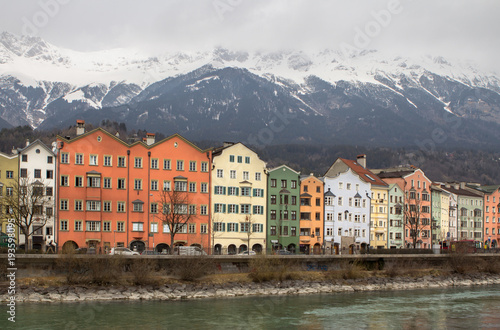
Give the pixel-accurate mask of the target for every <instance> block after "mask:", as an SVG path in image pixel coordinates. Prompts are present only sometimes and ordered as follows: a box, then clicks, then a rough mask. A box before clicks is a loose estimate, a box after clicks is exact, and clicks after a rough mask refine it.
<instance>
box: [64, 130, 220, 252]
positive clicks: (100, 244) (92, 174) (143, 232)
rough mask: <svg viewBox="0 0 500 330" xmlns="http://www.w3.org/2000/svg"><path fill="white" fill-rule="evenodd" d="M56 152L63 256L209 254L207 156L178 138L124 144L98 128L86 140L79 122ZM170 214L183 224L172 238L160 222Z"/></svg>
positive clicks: (86, 134)
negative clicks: (188, 250) (125, 250)
mask: <svg viewBox="0 0 500 330" xmlns="http://www.w3.org/2000/svg"><path fill="white" fill-rule="evenodd" d="M57 147H58V164H57V167H58V170H57V172H58V173H59V174H58V194H57V196H58V204H57V205H58V208H59V217H58V221H59V223H58V227H57V229H58V238H59V245H60V246H61V247H62V248H76V247H87V248H90V247H92V248H95V249H96V250H97V251H99V252H101V253H104V252H105V251H107V250H109V249H110V248H111V247H119V246H125V247H129V248H131V249H133V250H136V251H142V250H145V249H155V250H157V251H158V252H163V253H166V252H169V251H171V248H172V246H183V245H184V246H199V247H201V248H203V249H207V250H208V249H209V248H210V226H209V223H210V222H209V221H210V219H209V215H210V168H211V150H201V149H199V148H198V147H196V146H195V145H193V144H192V143H191V142H189V141H187V140H186V139H184V138H183V137H181V136H179V135H172V136H170V137H168V138H166V139H164V140H162V141H159V142H156V143H155V141H154V135H153V134H148V136H147V138H146V139H145V142H143V141H140V142H134V143H132V144H129V143H126V142H124V141H122V140H120V139H119V138H118V137H116V136H115V135H113V134H111V133H109V132H107V131H105V130H103V129H101V128H98V129H95V130H93V131H91V132H88V133H85V132H84V123H83V122H81V121H80V122H78V127H77V136H76V137H75V138H72V139H67V138H63V137H58V138H57ZM166 196H168V198H169V199H168V200H167V201H165V197H166ZM174 213H175V214H182V215H183V216H184V218H186V219H188V221H187V222H186V223H177V224H175V231H176V232H177V233H176V234H175V235H174V237H172V235H171V233H172V230H171V228H174V227H172V226H169V224H168V223H167V222H165V221H164V220H165V217H164V214H174ZM188 215H189V216H188ZM172 239H173V241H172Z"/></svg>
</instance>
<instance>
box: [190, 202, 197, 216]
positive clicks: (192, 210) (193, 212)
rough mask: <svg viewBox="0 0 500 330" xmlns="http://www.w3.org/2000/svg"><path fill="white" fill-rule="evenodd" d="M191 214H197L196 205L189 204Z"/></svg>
mask: <svg viewBox="0 0 500 330" xmlns="http://www.w3.org/2000/svg"><path fill="white" fill-rule="evenodd" d="M189 214H192V215H195V214H196V205H194V204H193V205H189Z"/></svg>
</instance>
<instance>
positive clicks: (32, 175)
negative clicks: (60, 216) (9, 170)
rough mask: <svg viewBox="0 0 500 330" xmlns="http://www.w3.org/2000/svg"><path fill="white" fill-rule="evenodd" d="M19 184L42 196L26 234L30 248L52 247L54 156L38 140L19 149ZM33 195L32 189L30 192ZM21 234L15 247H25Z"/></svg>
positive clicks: (54, 239) (45, 248)
mask: <svg viewBox="0 0 500 330" xmlns="http://www.w3.org/2000/svg"><path fill="white" fill-rule="evenodd" d="M18 153H19V183H20V184H21V185H26V184H28V185H33V186H38V187H40V188H41V189H40V190H41V193H42V194H43V197H42V198H41V199H40V202H41V205H40V206H41V207H39V208H38V209H37V214H34V215H35V219H37V218H38V219H39V220H38V221H37V220H35V221H34V222H33V225H32V227H33V228H32V229H30V231H32V232H33V235H31V239H32V248H33V249H37V250H40V251H46V250H47V249H48V247H50V246H53V247H54V248H55V245H56V244H55V242H56V237H55V235H54V234H55V230H54V225H55V218H56V215H55V205H56V204H55V201H56V196H55V192H56V189H55V188H56V185H55V182H56V179H55V178H56V156H55V154H54V152H53V151H52V149H51V148H49V147H48V146H46V145H45V144H44V143H43V142H41V141H40V140H36V141H34V142H32V143H28V145H27V146H26V147H25V148H23V149H19V151H18ZM33 192H34V190H33ZM24 240H25V238H24V235H20V237H19V244H20V245H21V246H22V245H24V244H26V242H25V241H24Z"/></svg>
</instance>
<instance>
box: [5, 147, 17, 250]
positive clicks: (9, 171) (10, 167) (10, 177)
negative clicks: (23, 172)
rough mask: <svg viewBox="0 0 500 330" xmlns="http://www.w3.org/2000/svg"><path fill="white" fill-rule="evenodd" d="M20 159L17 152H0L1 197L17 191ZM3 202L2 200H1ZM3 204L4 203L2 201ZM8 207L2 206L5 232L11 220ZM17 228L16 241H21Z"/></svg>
mask: <svg viewBox="0 0 500 330" xmlns="http://www.w3.org/2000/svg"><path fill="white" fill-rule="evenodd" d="M18 169H19V160H18V155H17V154H11V155H7V154H4V153H3V152H0V199H2V198H3V197H4V196H8V195H9V194H14V193H15V187H16V186H17V182H18V177H19V170H18ZM0 203H1V202H0ZM1 204H3V203H1ZM7 211H8V209H7V208H6V207H5V205H1V208H0V227H1V230H2V232H3V233H7V224H8V222H9V214H8V212H7ZM14 229H15V238H16V242H19V239H18V238H19V236H18V230H17V227H14Z"/></svg>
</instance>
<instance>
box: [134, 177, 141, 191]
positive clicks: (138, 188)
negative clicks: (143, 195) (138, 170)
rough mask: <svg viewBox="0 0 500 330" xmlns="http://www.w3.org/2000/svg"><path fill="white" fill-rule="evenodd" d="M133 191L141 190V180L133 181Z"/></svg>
mask: <svg viewBox="0 0 500 330" xmlns="http://www.w3.org/2000/svg"><path fill="white" fill-rule="evenodd" d="M134 190H142V179H135V180H134Z"/></svg>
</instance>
